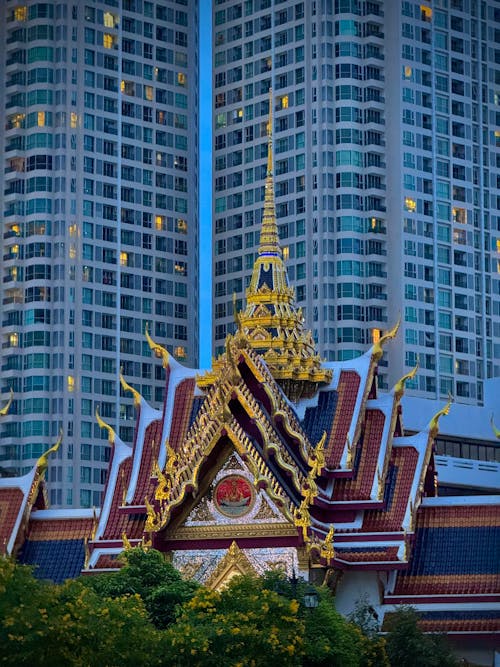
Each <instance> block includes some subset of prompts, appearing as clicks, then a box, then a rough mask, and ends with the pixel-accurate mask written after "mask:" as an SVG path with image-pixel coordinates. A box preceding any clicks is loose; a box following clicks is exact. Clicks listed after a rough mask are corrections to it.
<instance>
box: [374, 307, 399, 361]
mask: <svg viewBox="0 0 500 667" xmlns="http://www.w3.org/2000/svg"><path fill="white" fill-rule="evenodd" d="M400 324H401V315H400V316H399V318H398V321H397V322H396V324H395V326H394V327H393V328H392V329H390V331H387V332H386V333H385V334H383V335H382V336H380V338H379V339H378V340H377V341H374V342H373V348H372V356H373V357H374V358H375V361H378V360H379V359H380V358H381V356H382V354H383V353H384V350H383V346H384V345H385V343H387V341H388V340H392V339H393V338H395V337H396V334H397V333H398V329H399V325H400Z"/></svg>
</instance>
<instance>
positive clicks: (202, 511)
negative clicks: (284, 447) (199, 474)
mask: <svg viewBox="0 0 500 667" xmlns="http://www.w3.org/2000/svg"><path fill="white" fill-rule="evenodd" d="M285 525H286V526H290V529H291V530H293V526H292V525H291V524H290V522H289V521H288V520H287V519H286V517H285V516H284V515H283V513H282V511H281V510H280V508H278V507H277V506H276V504H275V503H274V502H273V500H272V499H271V498H270V497H269V496H268V494H267V492H266V490H265V489H256V488H255V485H254V478H253V475H252V473H251V471H250V470H249V468H248V466H247V465H246V463H245V462H244V461H243V459H242V457H241V456H240V455H239V454H238V453H237V452H233V453H232V454H231V455H230V456H229V458H228V459H227V461H226V462H225V463H224V465H222V466H221V468H220V470H219V471H218V472H217V473H216V475H215V476H214V478H213V480H212V482H211V484H210V486H209V487H208V488H207V490H206V491H205V493H204V494H203V496H202V497H201V498H200V499H199V501H198V502H197V503H196V505H194V507H192V508H191V510H190V512H189V514H188V515H187V517H186V518H185V520H184V521H183V523H182V524H181V525H179V526H177V527H176V528H175V529H174V530H173V532H172V533H171V532H170V531H169V530H168V529H167V532H166V537H169V538H173V537H174V536H175V538H176V539H179V538H182V539H190V538H195V536H196V535H198V536H199V537H201V536H203V535H204V536H206V537H209V536H210V537H211V538H215V537H217V536H219V537H224V536H227V535H231V534H234V529H235V528H236V527H238V529H239V530H240V531H243V532H245V534H248V535H250V534H259V535H260V534H262V533H264V532H265V533H267V534H272V533H273V530H275V529H276V528H278V526H279V527H280V530H283V528H284V527H285ZM273 526H274V527H275V528H273Z"/></svg>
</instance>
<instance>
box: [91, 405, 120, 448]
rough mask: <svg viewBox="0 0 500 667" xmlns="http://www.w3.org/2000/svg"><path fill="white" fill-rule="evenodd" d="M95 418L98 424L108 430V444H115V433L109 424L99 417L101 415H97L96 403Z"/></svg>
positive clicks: (96, 407)
mask: <svg viewBox="0 0 500 667" xmlns="http://www.w3.org/2000/svg"><path fill="white" fill-rule="evenodd" d="M95 418H96V420H97V423H98V424H99V426H100V427H101V428H105V429H106V431H107V432H108V442H109V444H110V445H114V444H115V438H116V433H115V432H114V430H113V429H112V428H111V426H110V425H109V424H106V422H105V421H103V420H102V419H101V417H100V416H99V406H98V405H96V406H95Z"/></svg>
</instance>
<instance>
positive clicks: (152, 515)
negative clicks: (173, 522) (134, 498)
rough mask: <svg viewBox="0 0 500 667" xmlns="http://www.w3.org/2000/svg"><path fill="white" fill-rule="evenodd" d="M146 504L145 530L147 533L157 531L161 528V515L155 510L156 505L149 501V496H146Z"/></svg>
mask: <svg viewBox="0 0 500 667" xmlns="http://www.w3.org/2000/svg"><path fill="white" fill-rule="evenodd" d="M144 504H145V505H146V511H147V519H146V523H145V525H144V530H145V532H146V533H156V531H158V530H159V528H160V517H159V516H158V514H157V513H156V512H155V510H154V507H153V506H152V505H151V503H150V502H149V500H148V498H147V496H146V497H145V498H144Z"/></svg>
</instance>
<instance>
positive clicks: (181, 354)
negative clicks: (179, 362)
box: [174, 345, 187, 359]
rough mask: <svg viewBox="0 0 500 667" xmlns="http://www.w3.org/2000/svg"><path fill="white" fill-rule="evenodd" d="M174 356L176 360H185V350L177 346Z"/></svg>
mask: <svg viewBox="0 0 500 667" xmlns="http://www.w3.org/2000/svg"><path fill="white" fill-rule="evenodd" d="M174 356H175V357H177V359H185V358H186V356H187V353H186V348H185V347H183V346H182V345H178V346H177V347H176V348H175V349H174Z"/></svg>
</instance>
